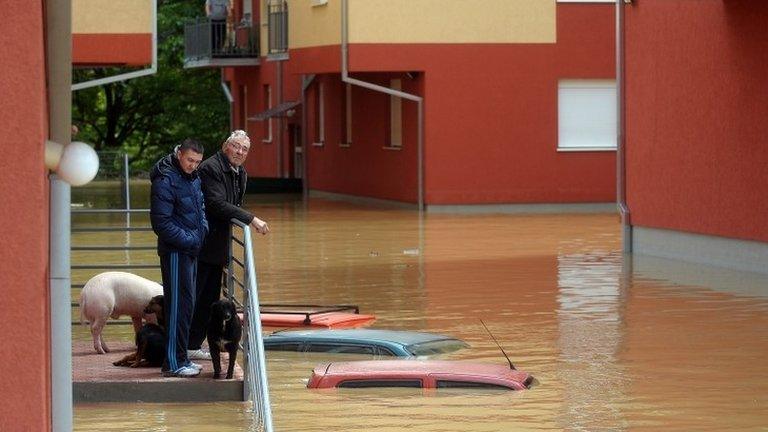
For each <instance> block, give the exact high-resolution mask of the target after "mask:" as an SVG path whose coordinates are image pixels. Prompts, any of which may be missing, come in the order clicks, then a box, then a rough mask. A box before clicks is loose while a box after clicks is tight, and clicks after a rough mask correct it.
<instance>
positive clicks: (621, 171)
mask: <svg viewBox="0 0 768 432" xmlns="http://www.w3.org/2000/svg"><path fill="white" fill-rule="evenodd" d="M624 1H625V0H616V116H617V119H616V130H617V135H618V136H617V137H616V138H617V140H616V201H617V204H618V207H619V214H620V215H621V244H622V251H623V252H624V253H631V252H632V221H631V218H630V213H629V206H627V171H626V169H627V167H626V161H625V158H626V148H625V147H626V140H625V126H626V125H625V119H624V114H625V111H626V110H625V96H624V94H625V93H624Z"/></svg>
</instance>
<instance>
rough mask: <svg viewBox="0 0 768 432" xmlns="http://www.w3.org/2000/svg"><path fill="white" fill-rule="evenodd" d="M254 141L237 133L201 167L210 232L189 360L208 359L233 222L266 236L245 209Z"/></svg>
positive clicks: (203, 255) (200, 274) (201, 265)
mask: <svg viewBox="0 0 768 432" xmlns="http://www.w3.org/2000/svg"><path fill="white" fill-rule="evenodd" d="M250 146H251V141H250V139H249V138H248V135H247V134H246V133H245V132H244V131H241V130H236V131H234V132H232V134H231V135H230V136H229V138H227V140H226V141H225V142H224V144H223V145H222V147H221V150H220V151H218V152H216V154H214V155H213V156H211V157H209V158H208V159H206V160H205V161H203V163H202V164H200V169H199V173H200V180H201V181H202V186H203V195H204V196H205V214H206V217H207V219H208V223H209V224H210V226H211V231H210V233H208V237H206V239H205V244H204V245H203V249H202V250H201V251H200V262H199V263H198V269H197V300H196V302H195V313H194V316H193V318H192V327H190V330H189V352H188V355H189V358H190V359H192V360H207V359H210V358H211V355H210V353H209V352H208V351H205V350H203V349H202V344H203V341H204V340H205V333H206V329H207V328H208V320H209V317H210V312H211V305H212V304H213V303H214V302H215V301H217V300H218V299H219V297H220V296H221V277H222V274H223V269H224V266H225V265H226V264H227V251H228V247H229V238H230V233H231V231H230V229H231V222H230V220H232V219H237V220H239V221H240V222H242V223H244V224H250V225H251V226H252V227H253V228H254V229H255V230H256V231H257V232H259V233H261V234H266V233H268V232H269V227H268V226H267V224H266V222H264V221H263V220H261V219H259V218H257V217H256V216H254V215H253V214H251V213H250V212H248V211H246V210H243V209H242V208H240V206H241V205H242V204H243V196H244V195H245V185H246V181H247V180H248V174H246V172H245V169H244V168H243V162H245V158H246V157H247V156H248V150H250Z"/></svg>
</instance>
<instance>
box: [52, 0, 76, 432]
mask: <svg viewBox="0 0 768 432" xmlns="http://www.w3.org/2000/svg"><path fill="white" fill-rule="evenodd" d="M47 6H48V7H47V8H46V9H47V12H46V15H47V16H46V33H47V41H46V42H47V43H46V60H47V80H48V123H49V131H48V135H49V139H50V140H52V141H55V142H58V143H61V144H63V145H67V144H69V142H70V140H71V134H72V129H71V123H72V105H71V98H72V92H71V90H70V85H71V83H72V12H71V9H72V2H71V0H59V1H55V2H47ZM49 179H50V180H49V181H50V202H49V204H50V234H49V235H50V238H49V241H50V245H49V247H50V249H49V252H48V254H49V255H48V260H49V266H50V276H49V277H50V279H49V282H48V286H49V289H50V309H51V324H50V325H51V330H50V332H51V333H50V334H51V371H50V372H51V423H52V424H51V429H52V430H53V431H54V432H63V431H66V432H70V431H71V430H72V306H71V304H72V301H71V294H70V289H71V279H70V245H69V236H70V201H71V190H70V185H69V184H68V183H66V182H64V181H63V180H61V179H59V177H58V176H57V175H56V174H51V175H50V177H49Z"/></svg>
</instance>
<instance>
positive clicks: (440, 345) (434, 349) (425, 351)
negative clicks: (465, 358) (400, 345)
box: [407, 339, 469, 357]
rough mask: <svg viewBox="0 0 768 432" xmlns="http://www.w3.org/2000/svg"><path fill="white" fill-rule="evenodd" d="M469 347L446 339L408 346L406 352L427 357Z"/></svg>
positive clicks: (454, 340)
mask: <svg viewBox="0 0 768 432" xmlns="http://www.w3.org/2000/svg"><path fill="white" fill-rule="evenodd" d="M468 346H469V345H467V344H466V343H464V342H462V341H460V340H456V339H446V340H439V341H430V342H422V343H417V344H413V345H408V347H407V349H408V352H409V353H411V354H412V355H414V356H416V357H419V356H429V355H435V354H444V353H449V352H453V351H456V350H460V349H462V348H466V347H468Z"/></svg>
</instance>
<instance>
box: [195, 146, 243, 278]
mask: <svg viewBox="0 0 768 432" xmlns="http://www.w3.org/2000/svg"><path fill="white" fill-rule="evenodd" d="M197 171H198V173H199V175H200V180H201V181H202V183H203V195H204V196H205V215H206V216H207V218H208V223H209V224H210V227H211V231H210V232H209V233H208V237H206V239H205V245H204V246H203V249H202V250H201V251H200V257H199V258H200V261H202V262H205V263H208V264H218V265H225V264H226V263H227V250H228V247H229V236H230V224H231V223H230V220H232V219H237V220H239V221H240V222H242V223H244V224H249V223H251V221H252V220H253V215H252V214H251V213H249V212H247V211H245V210H243V209H241V208H240V206H241V205H242V204H243V196H245V184H246V181H247V180H248V174H246V172H245V169H243V167H242V166H240V167H238V170H237V173H235V171H234V170H233V169H232V165H230V164H229V161H228V160H227V156H226V155H225V154H224V153H223V152H222V151H221V150H219V151H218V152H216V154H214V155H213V156H211V157H209V158H208V159H206V160H204V161H203V163H201V164H200V168H198V170H197Z"/></svg>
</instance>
